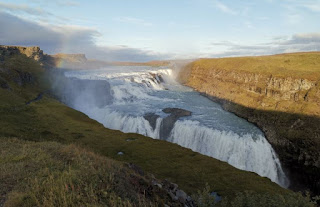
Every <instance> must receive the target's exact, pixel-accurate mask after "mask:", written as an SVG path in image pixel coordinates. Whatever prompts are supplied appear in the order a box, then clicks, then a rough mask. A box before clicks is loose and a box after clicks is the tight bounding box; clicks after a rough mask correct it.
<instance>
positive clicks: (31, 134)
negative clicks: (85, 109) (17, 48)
mask: <svg viewBox="0 0 320 207" xmlns="http://www.w3.org/2000/svg"><path fill="white" fill-rule="evenodd" d="M29 75H30V76H29ZM0 78H1V80H2V83H1V87H0V97H1V99H0V113H1V116H0V129H1V130H0V140H1V144H0V146H1V147H2V148H1V151H0V152H1V155H2V156H1V159H0V164H1V169H6V170H5V171H2V173H3V176H1V179H4V180H8V179H9V180H10V178H11V177H10V175H11V173H16V174H17V176H13V178H19V176H21V172H22V168H21V166H20V164H21V165H22V166H23V164H24V161H25V160H26V161H30V160H33V161H32V162H31V163H30V165H31V166H34V167H36V168H32V169H31V171H30V172H31V173H32V172H35V171H37V173H38V174H37V173H35V174H33V175H32V176H31V177H30V180H29V181H23V182H20V181H21V180H20V181H19V179H18V180H13V181H12V183H11V181H10V186H9V188H10V189H9V188H8V186H7V187H6V186H1V189H0V190H1V192H5V193H7V192H8V191H12V193H10V194H9V195H10V197H8V198H7V199H9V200H10V202H11V201H12V202H13V203H14V202H15V201H17V202H20V201H21V199H22V200H23V201H25V199H27V201H28V202H29V200H28V199H29V198H30V203H31V204H33V202H47V200H44V199H48V202H49V201H50V199H51V200H52V199H55V198H56V199H59V202H60V201H61V202H65V201H62V200H61V199H67V200H68V199H69V200H68V202H69V201H72V202H73V200H72V199H73V198H74V197H73V196H76V195H77V194H78V193H79V192H76V193H75V194H72V193H71V194H69V193H65V190H63V189H62V188H63V187H62V185H61V184H62V183H65V182H67V186H70V185H69V184H71V183H74V182H79V183H80V184H81V183H86V184H85V186H89V187H90V186H91V187H90V188H92V189H91V190H90V189H89V190H88V191H85V192H84V193H85V194H86V196H85V197H84V198H83V199H84V200H81V202H89V201H91V199H92V202H95V200H96V198H97V197H96V196H97V193H98V194H99V192H100V191H101V190H102V188H104V184H103V185H102V187H101V186H100V187H99V186H95V183H96V182H97V180H95V179H97V178H96V176H97V175H96V173H97V174H99V173H101V171H100V169H96V168H95V167H94V166H95V165H96V163H101V162H107V163H116V162H114V161H110V160H107V161H101V160H106V158H101V157H99V156H96V155H93V154H91V153H89V152H88V153H87V152H86V150H84V151H82V150H81V149H78V148H77V147H73V146H63V145H60V144H57V143H53V142H59V143H62V144H76V145H79V146H80V147H83V148H86V149H88V150H91V151H93V152H95V153H97V154H99V155H103V156H106V157H109V158H112V159H115V160H118V161H123V162H128V163H134V164H136V165H138V166H141V168H142V169H143V170H145V171H147V172H150V173H153V174H154V175H155V176H156V177H157V178H159V179H169V180H170V181H172V182H175V183H177V184H178V185H179V187H181V188H182V189H184V190H185V191H186V192H187V193H195V192H197V191H198V190H199V189H203V188H204V186H205V184H206V183H208V184H209V185H210V186H211V189H210V190H211V191H216V192H218V193H219V194H220V195H222V196H223V198H227V197H229V198H232V196H234V195H235V194H237V193H239V192H244V191H248V192H251V193H253V194H259V193H260V194H266V193H268V195H270V196H271V197H275V196H279V195H281V196H293V197H295V194H293V193H292V192H291V191H289V190H285V189H282V188H281V187H279V186H278V185H276V184H275V183H272V182H271V181H270V180H269V179H267V178H261V177H259V176H258V175H256V174H255V173H250V172H245V171H241V170H238V169H236V168H234V167H232V166H230V165H228V164H226V163H224V162H221V161H218V160H215V159H213V158H209V157H207V156H204V155H201V154H199V153H195V152H192V151H191V150H189V149H185V148H182V147H180V146H178V145H175V144H172V143H168V142H165V141H161V140H153V139H151V138H148V137H145V136H142V135H138V134H125V133H122V132H120V131H116V130H110V129H106V128H104V127H103V126H102V125H101V124H99V123H98V122H96V121H94V120H91V119H90V118H88V117H87V116H86V115H84V114H82V113H80V112H78V111H75V110H73V109H71V108H69V107H67V106H65V105H64V104H62V103H60V102H59V101H57V100H55V99H54V98H52V97H51V96H50V95H48V94H45V95H43V97H42V98H41V99H40V100H37V101H34V102H32V103H30V104H26V103H27V102H28V101H30V100H32V99H35V98H36V97H38V95H39V93H41V92H43V91H47V90H48V88H49V85H48V78H46V76H45V75H44V70H43V69H42V68H41V67H40V66H39V65H38V63H37V62H35V61H33V60H31V59H28V58H26V57H24V56H13V57H8V58H6V60H5V61H2V62H1V63H0ZM12 137H14V138H16V139H8V138H12ZM17 139H19V140H29V141H36V142H39V143H33V142H25V141H19V140H17ZM48 141H50V143H48ZM15 146H16V149H15ZM19 149H20V150H21V149H23V150H22V151H19ZM37 150H39V151H37ZM37 152H39V153H37ZM57 152H62V154H63V153H64V155H63V156H62V157H59V155H58V154H59V153H58V154H57ZM118 152H123V153H124V154H123V155H118ZM11 153H13V154H11ZM15 153H16V154H15ZM82 154H84V155H83V157H82ZM43 157H45V158H46V159H45V160H47V161H46V162H45V163H44V160H43V159H42V158H43ZM70 157H75V158H74V160H75V161H73V160H72V159H73V158H72V159H71V160H72V161H70V162H69V161H67V163H68V165H69V164H70V165H69V166H70V168H71V169H68V168H65V167H66V165H65V163H66V162H65V160H69V159H70ZM60 158H61V159H62V160H60ZM91 161H92V163H91ZM15 163H18V166H16V165H15ZM79 163H83V165H84V166H83V165H82V164H79ZM28 165H29V164H28ZM115 165H116V168H122V167H121V164H115ZM86 166H87V167H89V169H88V170H87V168H82V167H86ZM92 166H93V167H92ZM11 167H12V168H11ZM24 167H26V166H24ZM46 168H48V169H50V170H49V171H46V170H45V169H46ZM27 169H28V168H27ZM37 169H41V170H40V171H39V172H38V170H37ZM55 169H57V170H58V169H60V170H58V171H56V170H55ZM85 169H86V170H85ZM104 169H105V170H106V171H108V170H110V168H109V167H108V164H107V166H106V168H104V167H103V168H102V170H104ZM55 173H57V177H54V178H52V177H50V175H51V174H55ZM77 173H79V174H77ZM82 173H85V175H82ZM86 173H88V174H86ZM127 173H130V172H127ZM116 174H117V175H119V174H118V173H116ZM92 176H93V178H92V179H93V180H91V178H89V177H92ZM52 179H54V180H52ZM73 179H75V180H73ZM124 180H125V179H124ZM17 181H19V182H17ZM29 182H33V184H32V185H31V186H27V188H26V190H22V189H24V187H25V186H24V185H27V184H28V183H29ZM41 182H45V183H48V185H49V189H47V190H46V189H43V186H42V185H41ZM52 182H54V183H58V185H57V186H56V185H54V186H52V188H51V187H50V183H51V184H52ZM70 182H71V183H70ZM68 183H69V184H68ZM29 184H30V183H29ZM92 185H94V186H92ZM12 186H14V189H12V188H11V187H12ZM46 186H47V184H46ZM80 186H81V185H80ZM68 189H69V187H68ZM128 189H131V187H130V186H129V187H128ZM118 190H119V189H118ZM39 192H44V193H45V194H43V197H41V196H40V194H39ZM57 192H62V194H58V195H56V193H57ZM52 193H53V194H54V197H50V196H51V195H52ZM2 195H3V193H2ZM99 195H100V194H99ZM117 195H118V191H117V189H116V188H111V193H110V194H107V195H106V196H110V197H108V199H109V198H110V199H109V200H108V199H107V200H108V201H107V202H115V201H113V198H115V197H116V196H117ZM56 196H57V197H56ZM70 199H71V200H70ZM123 201H124V202H127V200H126V198H124V200H123ZM50 202H51V201H50ZM66 202H67V201H66ZM99 202H100V201H99ZM130 202H131V201H130ZM110 205H111V204H110ZM13 206H14V205H13ZM16 206H19V205H18V204H17V205H16Z"/></svg>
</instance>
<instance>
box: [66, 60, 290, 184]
mask: <svg viewBox="0 0 320 207" xmlns="http://www.w3.org/2000/svg"><path fill="white" fill-rule="evenodd" d="M65 75H66V76H67V77H75V78H78V79H85V80H86V79H90V80H106V81H107V82H108V83H109V84H110V89H109V90H110V92H109V93H106V94H111V95H109V96H110V97H108V98H110V100H112V102H111V103H109V104H108V105H106V106H104V107H97V106H94V105H92V103H90V98H91V97H92V95H94V96H103V95H105V94H94V92H93V94H92V93H91V94H88V91H84V92H79V91H77V92H76V93H77V98H75V99H74V100H73V103H72V104H71V105H72V106H73V107H74V108H75V109H77V110H80V111H82V112H84V113H86V114H87V115H88V116H89V117H91V118H93V119H95V120H97V121H99V122H100V123H102V124H103V125H104V126H105V127H107V128H111V129H117V130H121V131H123V132H133V133H139V134H143V135H146V136H149V137H152V138H155V139H159V138H160V126H161V122H162V121H163V118H164V117H166V116H168V114H165V113H163V112H162V109H164V108H168V107H175V108H181V109H185V110H189V111H191V112H192V116H189V117H183V118H180V119H179V120H178V121H177V122H176V123H175V124H174V126H173V129H172V130H171V133H170V136H169V137H166V140H167V141H170V142H174V143H177V144H179V145H181V146H183V147H187V148H190V149H192V150H193V151H196V152H199V153H201V154H204V155H208V156H211V157H214V158H216V159H219V160H222V161H226V162H228V163H229V164H231V165H233V166H234V167H236V168H239V169H242V170H246V171H252V172H256V173H257V174H259V175H260V176H264V177H268V178H270V179H271V180H272V181H273V182H276V183H278V184H279V185H281V186H283V187H287V186H288V180H287V178H286V176H285V174H284V172H283V170H282V168H281V165H280V162H279V160H278V158H277V155H276V154H275V152H274V150H273V149H272V147H271V145H270V144H269V143H268V142H267V140H266V138H265V137H264V135H263V133H262V132H261V131H260V130H259V129H258V128H257V127H255V126H254V125H252V124H250V123H248V122H247V121H246V120H243V119H241V118H239V117H237V116H235V115H233V114H231V113H229V112H226V111H224V110H223V109H222V108H221V107H220V105H218V104H216V103H214V102H212V101H210V100H208V99H207V98H205V97H203V96H201V95H200V94H198V93H197V92H194V91H193V90H191V89H190V88H188V87H184V86H181V85H180V84H178V83H177V82H176V81H174V77H173V72H172V70H171V69H164V68H151V67H133V66H123V67H119V66H117V67H111V68H106V69H103V70H88V71H70V72H66V73H65ZM79 100H81V101H79ZM85 100H86V101H85ZM69 103H70V101H69ZM146 113H155V114H157V115H159V116H160V117H159V118H158V119H157V121H156V126H155V129H153V128H152V127H151V126H150V123H149V121H147V120H146V119H144V117H143V116H144V115H145V114H146Z"/></svg>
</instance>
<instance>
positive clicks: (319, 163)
mask: <svg viewBox="0 0 320 207" xmlns="http://www.w3.org/2000/svg"><path fill="white" fill-rule="evenodd" d="M201 94H202V95H204V96H206V97H208V98H209V99H210V100H213V101H215V102H218V103H220V104H221V105H222V107H223V108H224V109H225V110H227V111H230V112H232V113H234V114H236V115H237V116H239V117H241V118H244V119H246V120H248V121H249V122H251V123H253V124H255V125H257V126H258V127H259V128H260V129H261V130H262V131H263V132H264V133H265V136H266V137H267V139H268V141H269V142H270V144H271V145H272V146H273V148H274V149H275V151H276V152H277V154H278V156H279V159H280V161H281V163H282V166H283V168H284V170H285V172H286V174H287V176H288V178H289V179H290V182H291V184H290V187H289V188H290V189H292V190H294V191H305V190H308V191H310V192H311V193H312V194H313V195H319V194H320V117H316V116H307V115H303V114H292V113H285V112H279V111H267V110H257V109H253V108H248V107H245V106H243V105H240V104H237V103H234V102H231V101H228V100H225V99H220V98H217V97H212V96H209V95H207V94H204V93H201Z"/></svg>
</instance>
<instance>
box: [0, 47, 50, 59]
mask: <svg viewBox="0 0 320 207" xmlns="http://www.w3.org/2000/svg"><path fill="white" fill-rule="evenodd" d="M14 54H24V55H26V56H27V57H29V58H32V59H34V60H36V61H41V60H43V57H44V54H43V51H42V50H40V47H21V46H4V45H0V57H2V58H3V57H5V56H10V55H14Z"/></svg>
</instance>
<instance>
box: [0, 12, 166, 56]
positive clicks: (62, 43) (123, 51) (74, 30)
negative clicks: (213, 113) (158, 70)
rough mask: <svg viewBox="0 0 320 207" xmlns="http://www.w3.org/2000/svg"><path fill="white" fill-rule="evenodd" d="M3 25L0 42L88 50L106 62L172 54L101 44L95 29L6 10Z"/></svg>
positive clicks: (53, 49)
mask: <svg viewBox="0 0 320 207" xmlns="http://www.w3.org/2000/svg"><path fill="white" fill-rule="evenodd" d="M0 27H1V30H0V44H3V45H24V46H34V45H37V46H40V47H41V48H42V49H43V50H44V52H46V53H49V54H54V53H59V52H60V53H61V52H62V53H85V54H86V55H87V56H88V58H95V59H100V60H106V61H149V60H155V59H164V58H167V57H168V56H167V55H163V54H159V53H156V52H154V51H151V50H141V49H136V48H130V47H126V46H113V47H111V46H103V47H102V46H97V45H96V44H95V39H96V38H97V37H98V36H99V35H101V34H100V33H99V32H98V31H96V30H94V29H91V28H86V27H77V26H65V25H63V26H57V25H46V24H40V23H36V22H32V21H27V20H24V19H22V18H19V17H16V16H14V15H11V14H9V13H5V12H0ZM21 34H23V35H21Z"/></svg>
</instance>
